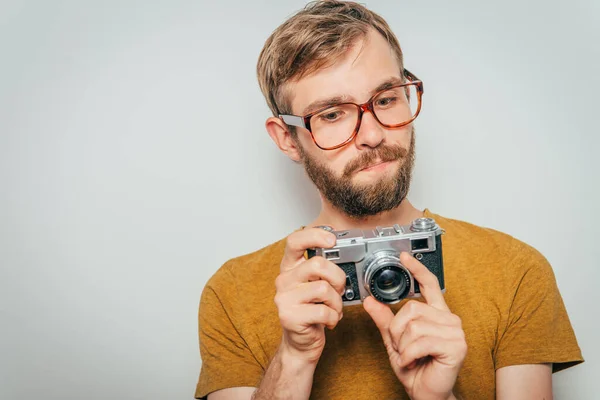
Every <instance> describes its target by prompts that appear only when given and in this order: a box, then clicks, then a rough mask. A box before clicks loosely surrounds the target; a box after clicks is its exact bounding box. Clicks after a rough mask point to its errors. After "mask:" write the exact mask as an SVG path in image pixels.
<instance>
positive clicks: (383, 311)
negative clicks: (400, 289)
mask: <svg viewBox="0 0 600 400" xmlns="http://www.w3.org/2000/svg"><path fill="white" fill-rule="evenodd" d="M363 307H364V309H365V311H366V312H367V313H368V314H369V315H370V316H371V319H372V320H373V322H375V325H376V326H377V328H378V329H379V333H381V338H382V339H383V344H384V345H385V348H386V350H387V352H388V355H390V356H391V355H392V353H394V352H395V351H396V350H395V348H394V344H393V342H392V338H391V335H390V324H391V323H392V321H393V319H394V313H393V312H392V310H391V309H390V308H389V307H388V306H386V305H385V304H383V303H380V302H378V301H377V300H375V299H374V298H373V297H371V296H369V297H367V298H365V300H364V302H363Z"/></svg>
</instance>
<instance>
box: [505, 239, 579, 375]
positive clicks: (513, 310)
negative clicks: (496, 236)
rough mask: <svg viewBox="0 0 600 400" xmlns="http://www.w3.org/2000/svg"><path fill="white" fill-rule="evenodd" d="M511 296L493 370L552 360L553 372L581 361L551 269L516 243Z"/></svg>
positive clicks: (531, 251)
mask: <svg viewBox="0 0 600 400" xmlns="http://www.w3.org/2000/svg"><path fill="white" fill-rule="evenodd" d="M515 251H516V257H515V261H514V262H515V263H516V264H515V265H512V266H511V267H512V268H514V269H515V270H517V271H520V272H519V273H518V276H517V277H516V278H515V279H514V284H513V285H512V293H513V299H512V303H511V305H510V308H509V310H508V316H507V319H506V323H505V329H504V331H499V332H498V335H499V338H498V342H497V346H496V349H495V351H496V357H495V359H496V369H499V368H502V367H506V366H509V365H519V364H541V363H552V364H553V372H557V371H560V370H562V369H565V368H568V367H571V366H574V365H577V364H579V363H581V362H583V358H582V355H581V350H580V349H579V346H578V344H577V339H576V338H575V333H574V332H573V328H572V327H571V323H570V321H569V316H568V315H567V311H566V309H565V305H564V303H563V300H562V297H561V295H560V293H559V291H558V287H557V285H556V279H555V277H554V272H553V271H552V267H551V266H550V264H549V263H548V261H547V260H546V259H545V258H544V256H542V255H541V254H540V253H539V252H538V251H537V250H535V249H533V248H532V247H530V246H527V245H526V244H524V243H521V242H519V243H518V245H517V247H516V250H515Z"/></svg>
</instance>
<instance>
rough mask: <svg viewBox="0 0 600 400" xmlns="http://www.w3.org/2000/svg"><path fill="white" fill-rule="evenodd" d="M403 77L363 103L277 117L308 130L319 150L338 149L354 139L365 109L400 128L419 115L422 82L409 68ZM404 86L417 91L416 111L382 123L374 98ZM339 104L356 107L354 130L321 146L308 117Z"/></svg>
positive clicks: (389, 126)
mask: <svg viewBox="0 0 600 400" xmlns="http://www.w3.org/2000/svg"><path fill="white" fill-rule="evenodd" d="M403 74H404V77H405V78H406V79H407V82H405V83H401V84H398V85H394V86H391V87H389V88H386V89H383V90H380V91H379V92H377V93H375V94H374V95H373V96H372V97H371V98H370V99H369V101H367V102H366V103H363V104H356V103H352V102H344V103H339V104H335V105H328V106H325V107H323V108H320V109H318V110H316V111H313V112H311V113H310V114H306V115H304V116H299V115H289V114H280V115H279V118H280V119H281V120H282V121H283V122H284V123H285V124H286V125H288V126H297V127H300V128H304V129H306V130H308V132H310V136H311V138H312V140H313V142H314V143H315V144H316V145H317V147H319V148H320V149H321V150H336V149H339V148H340V147H343V146H345V145H347V144H348V143H350V142H352V140H354V138H355V137H356V135H357V134H358V131H359V130H360V124H361V122H362V117H363V114H364V113H365V112H367V111H370V112H371V114H372V115H373V117H374V118H375V120H376V121H377V122H378V123H379V124H380V125H381V126H383V127H385V128H391V129H393V128H400V127H403V126H405V125H408V124H410V123H411V122H413V121H414V120H415V119H416V118H417V116H418V115H419V113H420V112H421V98H422V96H423V82H422V81H421V80H420V79H419V78H417V77H416V76H415V75H414V74H413V73H411V72H410V71H409V70H407V69H405V70H404V73H403ZM406 86H414V87H415V89H416V93H417V102H418V104H417V108H416V111H415V112H414V115H412V116H411V118H410V119H408V120H406V121H402V122H400V123H398V124H394V125H390V124H384V123H383V122H381V121H380V120H379V118H378V117H377V114H376V113H375V111H374V109H373V103H374V100H375V99H377V96H379V95H380V94H382V93H385V92H387V91H389V90H391V89H395V88H398V87H406ZM409 101H413V99H409ZM341 105H354V106H356V107H357V109H358V114H357V116H358V118H357V121H356V126H355V127H354V131H353V132H352V134H351V135H350V136H349V137H348V138H347V139H346V140H344V141H343V142H342V143H340V144H337V145H335V146H331V147H324V146H321V145H320V144H319V143H318V142H317V141H316V139H315V136H314V134H313V132H312V130H311V127H310V119H311V118H312V117H313V116H314V115H316V114H319V113H321V112H323V111H325V110H327V109H328V108H332V107H338V106H341Z"/></svg>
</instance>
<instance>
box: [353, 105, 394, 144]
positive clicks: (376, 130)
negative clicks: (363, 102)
mask: <svg viewBox="0 0 600 400" xmlns="http://www.w3.org/2000/svg"><path fill="white" fill-rule="evenodd" d="M362 111H363V112H362V116H361V121H360V126H359V128H358V132H357V133H356V138H355V141H354V144H355V145H356V147H358V148H364V147H370V148H375V147H377V146H379V144H380V143H381V142H383V141H384V139H385V135H386V131H385V129H384V128H383V126H381V125H380V124H379V122H377V120H376V119H375V116H374V115H373V113H372V112H371V111H370V110H368V109H366V107H365V108H363V110H362Z"/></svg>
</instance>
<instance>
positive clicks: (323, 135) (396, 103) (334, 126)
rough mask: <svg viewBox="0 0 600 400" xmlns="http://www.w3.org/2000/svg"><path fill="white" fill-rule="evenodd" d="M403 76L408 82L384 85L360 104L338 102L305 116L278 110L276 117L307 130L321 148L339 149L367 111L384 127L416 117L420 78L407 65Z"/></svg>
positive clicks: (347, 141) (420, 94)
mask: <svg viewBox="0 0 600 400" xmlns="http://www.w3.org/2000/svg"><path fill="white" fill-rule="evenodd" d="M404 77H405V78H406V79H407V82H405V83H402V84H398V85H393V86H390V87H389V88H386V89H383V90H381V91H379V92H377V93H375V95H373V97H371V98H370V99H369V101H367V102H366V103H363V104H356V103H350V102H347V103H339V104H335V105H328V106H326V107H323V108H321V109H318V110H316V111H314V112H311V113H310V114H307V115H304V116H298V115H285V114H281V115H279V118H281V119H282V120H283V122H284V123H286V124H287V125H288V126H297V127H300V128H304V129H306V130H308V131H309V132H310V135H311V137H312V140H313V141H314V142H315V144H316V145H317V146H318V147H319V148H320V149H322V150H335V149H339V148H340V147H343V146H345V145H347V144H348V143H350V142H351V141H352V140H353V139H354V137H355V136H356V134H357V133H358V131H359V129H360V123H361V121H362V116H363V114H364V113H365V112H367V111H370V112H371V114H373V117H375V120H376V121H377V122H378V123H379V124H380V125H381V126H383V127H385V128H400V127H402V126H405V125H408V124H410V123H411V122H413V121H414V120H415V119H416V118H417V116H418V115H419V112H420V111H421V97H422V96H423V82H422V81H421V80H420V79H419V78H417V77H416V76H415V75H413V74H412V73H411V72H410V71H408V70H406V69H405V70H404Z"/></svg>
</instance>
